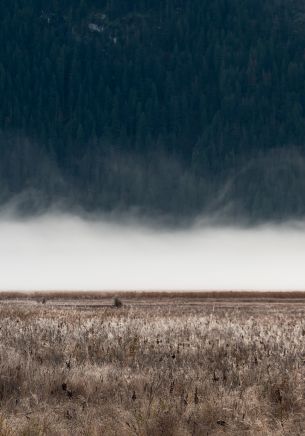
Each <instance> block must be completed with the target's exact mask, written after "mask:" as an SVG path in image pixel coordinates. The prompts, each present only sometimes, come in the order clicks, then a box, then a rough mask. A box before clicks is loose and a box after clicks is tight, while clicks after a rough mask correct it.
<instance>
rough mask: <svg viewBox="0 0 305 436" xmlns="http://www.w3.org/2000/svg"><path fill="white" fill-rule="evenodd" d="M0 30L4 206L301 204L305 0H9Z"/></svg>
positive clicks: (166, 210) (285, 211) (257, 214)
mask: <svg viewBox="0 0 305 436" xmlns="http://www.w3.org/2000/svg"><path fill="white" fill-rule="evenodd" d="M0 42H1V44H0V94H1V97H2V98H1V104H0V132H1V139H0V147H1V160H0V181H1V189H0V192H1V195H0V199H1V201H2V203H6V202H7V201H8V200H12V199H13V198H15V197H16V196H17V197H18V199H19V200H18V202H19V205H20V207H21V208H22V209H24V210H29V211H34V210H37V209H39V208H41V207H46V206H47V205H49V204H50V203H51V202H54V201H56V200H59V199H60V200H61V201H65V202H66V204H67V205H69V206H71V207H72V206H75V205H77V206H82V207H84V208H85V209H87V210H99V211H109V210H130V209H137V210H140V211H143V212H145V213H149V214H151V213H154V214H160V213H162V214H168V215H169V216H174V217H175V218H177V219H179V218H180V217H192V216H195V215H196V214H198V213H200V212H202V211H205V212H206V213H210V214H211V213H215V212H221V215H223V216H225V215H226V216H228V217H231V218H232V217H246V218H247V219H250V220H255V221H256V220H277V219H285V218H288V217H301V216H303V215H305V201H304V197H305V182H304V180H305V177H304V175H305V151H304V150H305V149H304V135H305V87H304V69H305V67H304V55H305V9H304V8H303V7H302V6H301V5H300V2H297V1H296V0H289V1H287V0H285V1H284V0H270V1H268V2H265V1H263V0H255V1H254V0H213V1H211V0H209V1H208V0H162V1H159V0H139V1H137V2H132V1H128V0H112V1H110V0H108V1H106V0H104V1H103V0H100V1H98V0H81V1H80V0H78V1H75V0H74V1H72V0H67V1H65V2H64V3H63V2H59V1H58V0H52V1H50V2H48V5H47V8H46V4H45V2H43V1H42V0H16V1H14V2H1V4H0ZM21 194H22V195H21Z"/></svg>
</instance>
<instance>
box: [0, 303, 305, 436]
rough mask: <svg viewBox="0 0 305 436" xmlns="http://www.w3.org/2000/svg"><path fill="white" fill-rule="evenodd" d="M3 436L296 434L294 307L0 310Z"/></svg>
mask: <svg viewBox="0 0 305 436" xmlns="http://www.w3.org/2000/svg"><path fill="white" fill-rule="evenodd" d="M0 410H1V415H0V435H1V436H6V435H12V436H14V435H27V436H28V435H31V436H35V435H60V436H64V435H72V434H73V435H75V436H78V435H88V436H89V435H107V436H108V435H109V436H111V435H118V436H120V435H126V436H129V435H130V436H131V435H138V436H146V435H147V436H150V435H151V436H158V435H160V436H161V435H166V436H167V435H168V436H170V435H173V436H174V435H175V436H188V435H221V434H228V435H301V434H304V433H305V423H304V419H303V417H304V413H305V317H304V307H303V306H299V307H298V305H297V304H295V305H294V306H293V307H292V306H291V305H289V306H287V307H285V305H280V306H276V305H269V306H268V305H262V307H260V309H259V310H258V309H257V308H255V307H252V306H251V305H245V306H243V307H240V308H236V307H226V306H225V305H217V304H216V305H215V306H213V305H190V306H186V307H183V306H175V305H174V304H172V305H170V306H166V305H160V306H152V307H150V308H147V307H141V306H139V307H137V306H128V305H127V306H126V305H125V304H124V305H123V306H122V307H117V308H116V310H114V309H113V307H111V306H110V307H103V308H100V309H99V310H95V309H91V308H90V309H88V310H80V309H77V308H75V309H73V308H70V307H69V308H59V307H55V306H50V305H49V297H48V299H47V302H46V304H37V303H34V302H33V303H32V304H29V305H23V304H15V303H14V304H12V303H7V304H5V305H4V304H2V305H1V306H0Z"/></svg>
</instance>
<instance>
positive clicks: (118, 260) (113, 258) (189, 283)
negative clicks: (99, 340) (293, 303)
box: [0, 214, 305, 291]
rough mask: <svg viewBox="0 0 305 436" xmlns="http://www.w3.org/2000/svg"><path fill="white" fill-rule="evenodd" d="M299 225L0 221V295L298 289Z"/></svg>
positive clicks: (302, 242)
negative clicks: (182, 226)
mask: <svg viewBox="0 0 305 436" xmlns="http://www.w3.org/2000/svg"><path fill="white" fill-rule="evenodd" d="M304 265H305V226H304V227H303V226H302V225H299V226H291V225H286V226H274V227H272V228H271V227H260V228H255V229H237V228H230V227H227V228H217V227H213V226H208V225H205V226H204V227H197V228H193V229H189V230H179V231H178V230H176V231H173V230H164V229H163V230H157V229H152V228H149V227H148V226H147V227H145V226H143V225H139V224H136V223H133V224H131V223H130V222H129V223H122V222H121V223H111V222H109V221H108V222H107V221H106V220H103V221H101V220H95V221H94V220H92V221H90V220H85V219H81V218H77V217H73V216H65V215H56V214H53V215H49V216H43V217H40V218H35V219H31V220H17V219H13V218H11V217H6V218H5V217H2V218H1V219H0V290H185V291H187V290H190V291H191V290H305V272H304Z"/></svg>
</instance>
